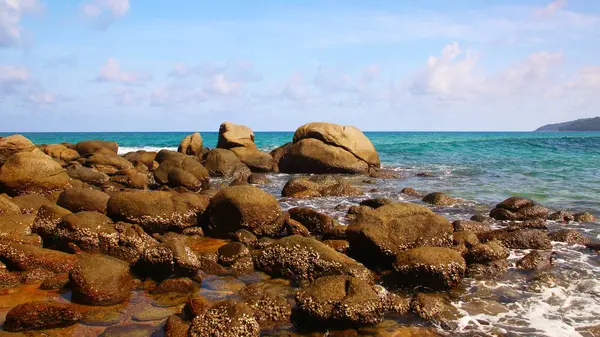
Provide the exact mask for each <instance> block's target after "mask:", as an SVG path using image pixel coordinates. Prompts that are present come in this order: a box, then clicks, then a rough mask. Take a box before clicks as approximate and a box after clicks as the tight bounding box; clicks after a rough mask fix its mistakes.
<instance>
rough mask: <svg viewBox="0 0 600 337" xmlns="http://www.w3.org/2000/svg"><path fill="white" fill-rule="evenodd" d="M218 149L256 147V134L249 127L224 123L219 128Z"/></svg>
mask: <svg viewBox="0 0 600 337" xmlns="http://www.w3.org/2000/svg"><path fill="white" fill-rule="evenodd" d="M217 147H218V148H221V149H231V148H234V147H256V145H255V144H254V132H252V129H250V128H249V127H247V126H244V125H237V124H233V123H230V122H224V123H223V124H221V126H220V127H219V141H218V142H217Z"/></svg>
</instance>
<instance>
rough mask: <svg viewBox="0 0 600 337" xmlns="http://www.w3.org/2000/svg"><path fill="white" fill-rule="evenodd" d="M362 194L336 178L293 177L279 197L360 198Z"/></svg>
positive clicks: (328, 176)
mask: <svg viewBox="0 0 600 337" xmlns="http://www.w3.org/2000/svg"><path fill="white" fill-rule="evenodd" d="M360 195H363V192H362V191H361V190H359V189H357V188H355V187H352V186H351V185H350V183H348V182H347V181H346V180H345V179H343V178H341V177H337V176H332V175H326V176H312V177H309V178H308V177H293V178H291V179H290V180H289V181H288V182H287V183H286V184H285V186H284V187H283V190H282V192H281V196H283V197H289V198H312V197H342V196H360Z"/></svg>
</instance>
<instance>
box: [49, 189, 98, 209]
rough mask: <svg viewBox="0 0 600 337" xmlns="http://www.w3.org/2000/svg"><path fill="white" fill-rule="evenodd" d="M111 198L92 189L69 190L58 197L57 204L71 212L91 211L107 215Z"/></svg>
mask: <svg viewBox="0 0 600 337" xmlns="http://www.w3.org/2000/svg"><path fill="white" fill-rule="evenodd" d="M108 199H110V196H109V195H108V194H106V193H104V192H102V191H98V190H93V189H91V188H69V189H68V190H65V191H64V192H62V193H61V194H60V195H59V196H58V200H57V202H56V204H57V205H58V206H61V207H63V208H65V209H68V210H69V211H71V212H75V213H76V212H82V211H91V212H99V213H106V205H107V204H108Z"/></svg>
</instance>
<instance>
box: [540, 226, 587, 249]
mask: <svg viewBox="0 0 600 337" xmlns="http://www.w3.org/2000/svg"><path fill="white" fill-rule="evenodd" d="M548 237H549V238H550V240H552V241H560V242H566V243H570V244H580V245H584V244H586V243H588V242H590V238H588V237H586V236H584V235H583V234H582V233H581V232H579V231H577V230H574V229H559V230H557V231H554V232H552V233H549V234H548Z"/></svg>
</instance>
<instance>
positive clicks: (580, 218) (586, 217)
mask: <svg viewBox="0 0 600 337" xmlns="http://www.w3.org/2000/svg"><path fill="white" fill-rule="evenodd" d="M573 219H574V220H575V221H577V222H596V217H595V216H593V215H592V214H590V213H575V214H573Z"/></svg>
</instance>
